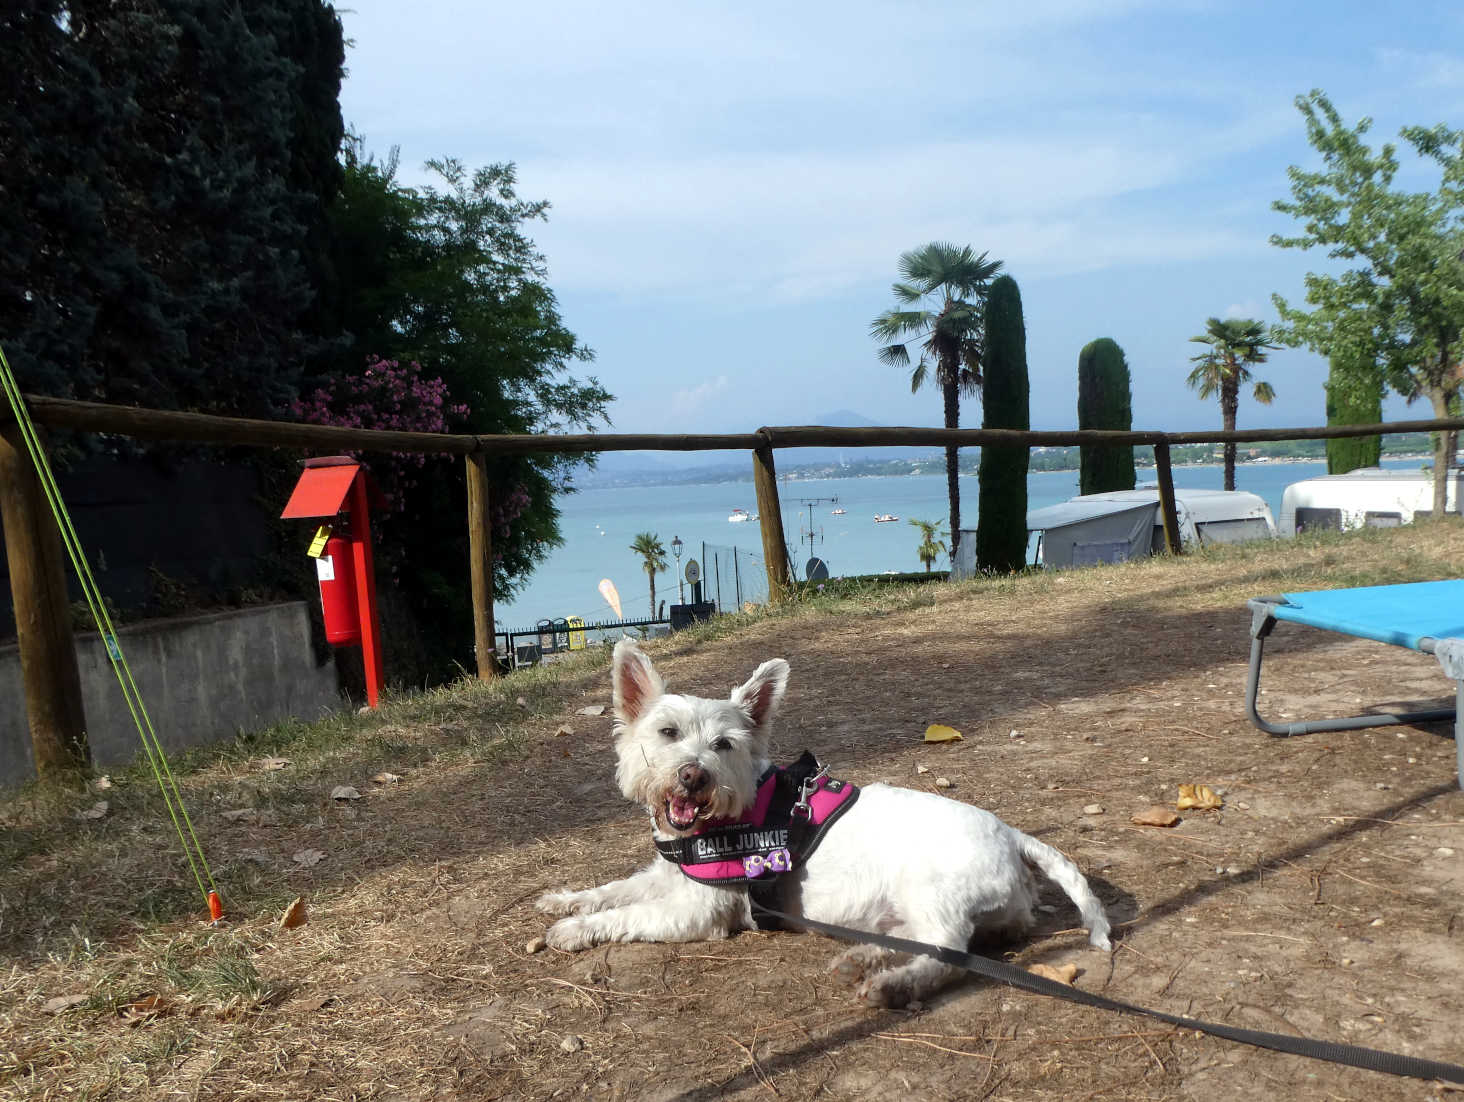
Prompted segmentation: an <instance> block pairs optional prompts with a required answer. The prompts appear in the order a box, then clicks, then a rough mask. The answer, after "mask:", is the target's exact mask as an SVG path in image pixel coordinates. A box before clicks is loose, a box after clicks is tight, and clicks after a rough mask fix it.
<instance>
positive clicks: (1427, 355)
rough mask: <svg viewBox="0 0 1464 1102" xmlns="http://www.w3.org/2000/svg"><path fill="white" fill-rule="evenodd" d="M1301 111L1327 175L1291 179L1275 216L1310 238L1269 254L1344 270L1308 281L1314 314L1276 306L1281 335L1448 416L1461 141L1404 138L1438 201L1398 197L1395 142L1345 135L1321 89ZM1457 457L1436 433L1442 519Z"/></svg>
mask: <svg viewBox="0 0 1464 1102" xmlns="http://www.w3.org/2000/svg"><path fill="white" fill-rule="evenodd" d="M1296 106H1297V108H1298V109H1299V110H1300V111H1301V113H1302V116H1303V118H1304V119H1305V120H1306V130H1307V140H1308V141H1309V142H1310V143H1311V145H1312V148H1314V149H1315V150H1316V151H1317V152H1318V153H1320V154H1321V155H1322V168H1321V169H1320V170H1317V171H1306V170H1303V169H1301V168H1298V167H1296V166H1294V165H1293V166H1292V167H1291V168H1289V169H1288V170H1287V174H1288V176H1289V177H1290V180H1291V199H1290V200H1289V201H1283V200H1278V201H1277V202H1275V203H1273V204H1272V206H1273V207H1274V208H1275V209H1276V210H1279V211H1282V212H1283V213H1286V214H1290V215H1292V216H1293V217H1295V218H1296V219H1298V220H1299V221H1300V222H1301V223H1302V226H1303V230H1302V232H1301V233H1299V234H1297V235H1295V236H1292V237H1285V236H1282V235H1280V234H1277V235H1274V236H1272V238H1271V244H1273V245H1277V246H1280V247H1281V248H1299V249H1311V248H1316V247H1323V248H1325V249H1326V250H1327V253H1328V256H1330V257H1332V258H1335V259H1338V260H1343V261H1346V262H1348V264H1349V267H1348V268H1347V269H1346V270H1345V271H1343V272H1341V273H1340V274H1337V275H1317V274H1315V273H1312V274H1308V275H1307V277H1306V301H1307V303H1308V304H1309V305H1310V306H1311V309H1310V310H1306V309H1302V308H1300V307H1293V306H1292V305H1291V304H1290V303H1288V302H1287V301H1286V300H1285V299H1283V298H1282V297H1281V296H1279V295H1274V296H1272V298H1273V301H1274V302H1275V304H1276V309H1277V310H1278V311H1279V312H1280V314H1281V318H1282V321H1283V323H1284V327H1283V328H1282V330H1281V335H1282V337H1283V339H1285V340H1286V341H1287V343H1289V344H1304V345H1306V346H1308V347H1309V348H1312V349H1313V350H1315V351H1317V352H1320V353H1322V354H1323V355H1326V356H1328V357H1336V358H1340V361H1341V362H1342V363H1344V364H1346V365H1348V369H1349V370H1352V371H1370V372H1375V373H1377V374H1380V375H1381V376H1382V378H1383V379H1384V381H1385V382H1386V383H1387V385H1389V386H1391V387H1392V388H1393V389H1394V390H1396V391H1397V392H1398V393H1399V394H1401V395H1403V397H1404V398H1406V399H1408V400H1409V401H1413V400H1415V399H1417V398H1425V399H1427V400H1428V402H1429V404H1430V406H1431V407H1432V409H1433V414H1434V416H1435V417H1448V416H1449V415H1450V409H1451V408H1452V406H1453V404H1454V403H1455V402H1456V401H1457V399H1458V396H1459V392H1460V359H1461V348H1464V132H1460V131H1457V130H1450V129H1448V128H1447V127H1445V126H1442V125H1440V126H1435V127H1432V128H1424V127H1417V126H1413V127H1405V128H1404V129H1403V131H1402V132H1401V136H1402V137H1403V138H1404V139H1405V140H1406V141H1407V142H1408V143H1409V144H1410V145H1411V146H1412V147H1413V149H1414V151H1415V152H1416V153H1417V154H1418V155H1419V156H1420V157H1423V158H1425V159H1427V160H1432V161H1433V162H1435V163H1436V164H1437V165H1438V167H1439V169H1440V170H1441V176H1440V184H1439V188H1438V190H1437V191H1432V192H1410V191H1403V190H1400V189H1398V188H1396V187H1395V186H1394V178H1395V177H1396V175H1397V173H1398V170H1399V162H1398V157H1397V148H1396V147H1395V146H1394V145H1392V144H1391V143H1388V144H1384V145H1383V146H1382V148H1381V149H1379V150H1376V151H1374V150H1373V149H1372V147H1371V146H1369V145H1368V144H1367V142H1366V141H1365V140H1364V139H1365V136H1366V134H1367V131H1368V130H1369V129H1370V128H1371V126H1372V120H1370V119H1366V118H1364V119H1363V120H1362V121H1361V122H1359V123H1357V124H1356V125H1355V126H1347V125H1346V124H1344V123H1343V121H1342V117H1341V115H1340V114H1338V112H1337V110H1336V108H1335V107H1333V105H1332V102H1331V100H1329V99H1328V98H1327V96H1326V94H1325V93H1323V92H1321V91H1316V90H1314V91H1312V92H1311V93H1310V94H1308V95H1306V96H1298V97H1297V100H1296ZM1453 454H1454V433H1452V432H1446V433H1439V434H1438V439H1437V443H1436V446H1435V450H1434V502H1433V508H1434V513H1435V514H1436V515H1442V514H1443V511H1444V505H1445V502H1446V493H1447V486H1448V473H1449V466H1450V463H1451V462H1452V459H1453Z"/></svg>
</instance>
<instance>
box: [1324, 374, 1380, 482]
mask: <svg viewBox="0 0 1464 1102" xmlns="http://www.w3.org/2000/svg"><path fill="white" fill-rule="evenodd" d="M1330 365H1331V370H1330V371H1329V373H1328V378H1327V424H1328V425H1379V424H1382V421H1383V379H1382V373H1381V372H1379V371H1377V370H1375V369H1372V370H1361V371H1359V370H1349V367H1348V365H1347V364H1346V363H1345V362H1344V361H1342V360H1340V359H1339V357H1338V356H1337V355H1336V354H1334V355H1333V356H1332V357H1331V360H1330ZM1366 367H1367V368H1372V365H1371V364H1368V365H1366ZM1382 454H1383V438H1382V437H1381V436H1348V437H1345V438H1344V439H1341V440H1328V441H1327V473H1328V474H1346V473H1347V472H1348V471H1355V470H1357V468H1359V467H1376V466H1377V465H1378V460H1379V459H1381V458H1382Z"/></svg>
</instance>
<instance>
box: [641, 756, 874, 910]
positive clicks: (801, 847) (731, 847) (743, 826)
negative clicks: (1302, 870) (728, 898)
mask: <svg viewBox="0 0 1464 1102" xmlns="http://www.w3.org/2000/svg"><path fill="white" fill-rule="evenodd" d="M858 798H859V788H858V787H857V786H856V785H853V784H850V783H849V782H848V781H837V780H833V779H832V778H830V777H829V776H828V769H827V768H826V767H825V766H821V765H819V763H818V759H817V758H815V757H814V756H813V755H812V754H811V753H809V752H808V751H806V750H805V751H804V752H803V756H802V757H800V758H799V759H798V760H797V761H796V762H794V763H793V764H792V765H790V766H788V767H787V768H780V767H778V766H769V767H768V770H767V772H766V773H764V774H763V775H762V777H761V778H759V780H758V787H757V797H756V799H754V800H753V803H752V807H751V808H750V809H749V810H748V811H747V813H746V814H745V815H744V816H743V817H742V818H740V819H737V820H736V821H733V822H729V821H728V820H726V819H717V820H713V821H712V822H710V823H708V824H707V825H706V826H704V827H702V828H701V829H700V830H698V831H697V832H696V833H695V834H689V835H686V836H684V837H681V838H671V839H661V838H658V839H656V849H658V850H659V851H660V853H661V856H662V857H664V858H666V860H668V861H671V862H673V863H675V864H677V865H679V866H681V871H682V873H683V875H685V876H688V877H690V878H691V879H692V880H699V881H701V882H702V883H704V884H716V885H719V886H732V885H736V884H746V885H747V888H748V893H749V894H750V895H751V896H752V898H753V900H754V901H756V902H759V903H763V904H765V905H768V906H776V902H777V895H778V881H779V879H780V877H781V876H782V874H783V873H786V872H791V871H792V870H793V869H794V868H795V867H797V866H798V865H799V864H801V863H802V862H804V861H806V860H807V859H808V857H809V855H810V854H812V853H813V851H814V850H815V849H817V848H818V844H819V843H820V842H821V841H823V837H824V835H825V834H826V833H828V829H829V827H831V826H833V824H834V822H835V820H837V819H838V817H839V816H840V815H842V814H843V813H844V812H845V811H847V810H849V808H850V807H852V806H853V805H854V801H855V800H856V799H858ZM776 925H777V923H776V920H773V919H764V918H762V917H758V926H759V927H761V928H762V929H773V928H776Z"/></svg>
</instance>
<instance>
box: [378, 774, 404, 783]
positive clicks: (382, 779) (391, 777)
mask: <svg viewBox="0 0 1464 1102" xmlns="http://www.w3.org/2000/svg"><path fill="white" fill-rule="evenodd" d="M371 779H372V780H373V781H375V782H376V783H377V784H396V783H397V781H399V780H401V777H399V776H397V775H396V774H395V773H378V774H376V776H374V777H372V778H371Z"/></svg>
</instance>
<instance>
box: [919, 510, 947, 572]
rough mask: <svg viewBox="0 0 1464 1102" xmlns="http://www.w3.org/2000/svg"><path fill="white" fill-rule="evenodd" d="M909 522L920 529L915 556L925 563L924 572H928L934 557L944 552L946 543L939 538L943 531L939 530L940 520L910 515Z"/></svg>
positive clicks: (933, 563) (932, 564)
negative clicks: (918, 543) (922, 518)
mask: <svg viewBox="0 0 1464 1102" xmlns="http://www.w3.org/2000/svg"><path fill="white" fill-rule="evenodd" d="M910 523H911V524H912V525H914V526H915V527H916V528H919V529H920V546H919V547H917V548H916V549H915V557H916V558H918V559H919V560H920V561H921V562H923V563H924V564H925V572H926V573H927V574H929V573H930V568H931V567H932V566H934V565H935V560H936V558H937V557H938V556H940V555H944V554H945V553H946V545H945V543H944V542H942V540H941V538H940V537H942V536H944V535H945V533H944V532H942V531H940V522H939V521H936V520H916V519H915V518H914V517H911V518H910Z"/></svg>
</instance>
